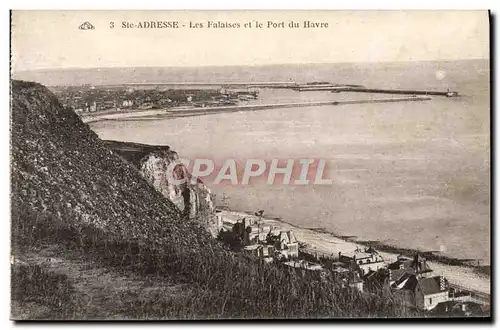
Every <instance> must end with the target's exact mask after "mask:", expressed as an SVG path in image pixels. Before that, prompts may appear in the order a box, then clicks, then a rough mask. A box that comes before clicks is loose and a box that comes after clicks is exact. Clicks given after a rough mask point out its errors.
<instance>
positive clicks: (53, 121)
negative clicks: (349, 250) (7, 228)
mask: <svg viewBox="0 0 500 330" xmlns="http://www.w3.org/2000/svg"><path fill="white" fill-rule="evenodd" d="M11 136H12V139H11V141H12V150H11V163H12V166H11V204H12V206H11V208H12V253H13V254H14V255H16V256H18V257H20V258H21V259H22V258H23V256H28V255H29V256H31V259H34V258H33V254H36V253H37V251H40V248H41V247H43V246H47V245H52V246H55V248H56V253H59V255H60V256H63V255H65V254H67V252H68V251H78V252H79V253H81V254H83V255H86V256H87V258H86V260H87V261H86V266H85V267H86V270H88V269H89V268H92V267H97V264H99V267H108V268H112V269H113V270H116V271H118V272H121V273H123V274H129V273H134V274H136V275H137V276H140V277H141V278H144V279H146V278H150V277H152V276H155V278H158V277H161V276H164V277H168V278H173V279H174V280H175V281H177V282H178V283H184V285H187V287H188V288H189V292H188V293H187V294H186V295H183V296H182V297H183V298H182V299H174V300H172V299H170V300H169V297H168V296H166V295H164V294H162V295H160V296H155V298H154V299H152V300H141V301H137V302H135V303H134V301H133V300H132V302H131V303H130V306H132V308H130V309H129V310H126V311H125V313H126V314H125V316H124V317H131V318H182V317H186V318H196V317H198V318H200V317H202V318H206V317H224V318H227V317H357V316H358V317H359V316H360V317H363V316H364V317H368V316H372V317H373V316H385V317H387V316H398V315H400V313H401V311H400V309H399V308H398V307H397V306H395V305H393V304H392V303H391V302H390V301H389V300H387V299H383V300H382V299H379V298H378V297H373V296H370V297H368V296H361V295H359V294H357V293H355V292H352V291H349V290H347V291H346V290H344V289H340V288H339V287H338V286H337V285H335V283H334V282H332V281H321V280H320V279H319V278H315V277H313V276H309V275H307V276H302V275H297V274H295V273H292V272H290V271H288V270H286V269H281V268H280V267H279V266H269V265H262V264H259V263H258V262H256V261H255V260H253V259H251V258H249V257H242V256H236V255H234V254H232V253H231V252H229V251H226V250H224V249H223V248H222V247H221V246H220V245H219V244H218V243H217V242H216V241H214V240H213V239H212V238H211V237H210V236H209V234H208V233H207V232H206V230H204V228H202V227H201V226H200V225H199V224H198V223H196V222H195V221H192V220H189V218H187V217H184V216H183V215H182V214H181V212H179V211H178V209H177V208H176V207H175V205H174V204H173V203H172V202H170V201H168V200H167V199H165V198H164V197H163V196H162V195H161V194H160V193H159V192H157V191H156V190H155V189H154V188H153V186H152V185H150V184H149V183H148V182H147V181H146V180H144V179H143V177H142V176H141V174H140V173H139V172H138V171H137V169H135V168H134V167H133V166H130V165H129V164H128V163H127V162H125V161H124V160H123V159H122V158H121V157H119V156H118V155H117V154H115V153H113V152H112V151H111V150H109V149H108V148H107V147H106V146H105V144H104V143H103V142H102V141H101V140H99V138H98V137H97V135H96V134H94V133H93V132H92V131H91V130H90V129H89V128H88V127H87V126H86V125H85V124H83V123H82V122H81V121H80V119H79V118H78V116H77V115H76V114H74V113H73V112H72V111H70V110H68V109H64V108H63V107H62V106H61V105H60V104H59V102H58V101H57V99H56V98H55V96H54V95H53V94H51V93H50V92H49V91H48V90H47V89H46V88H45V87H43V86H41V85H39V84H34V83H27V82H21V81H13V82H12V123H11ZM35 259H36V258H35ZM13 267H14V270H16V269H17V268H16V267H17V266H16V264H15V263H14V266H13ZM22 267H24V268H23V270H22V271H14V272H13V274H28V275H27V276H25V278H24V277H23V278H24V280H20V278H17V277H16V276H14V277H13V278H12V299H13V302H26V297H25V295H23V294H22V293H23V292H34V294H35V293H37V294H35V297H42V298H43V297H45V300H44V299H42V298H40V299H41V300H37V301H38V302H39V303H44V302H45V301H46V300H47V297H49V296H50V297H52V296H55V297H57V295H58V294H59V293H58V291H53V290H52V291H50V290H49V291H47V292H50V295H49V293H47V292H46V291H43V290H42V291H40V290H41V289H47V288H49V287H51V285H53V284H54V283H55V282H54V281H56V282H57V281H58V280H57V278H59V277H57V276H55V277H54V276H52V275H50V274H46V271H45V270H43V269H42V270H38V268H36V267H35V268H34V270H33V271H32V272H31V271H30V270H29V269H28V270H26V269H25V267H28V266H26V265H25V264H23V265H22ZM32 273H33V274H38V275H37V276H32V275H30V274H32ZM19 276H21V275H19ZM74 278H78V277H74ZM27 279H29V280H27ZM36 279H39V281H38V280H36ZM49 280H50V281H49ZM63 280H64V281H63V282H61V283H63V284H62V285H63V287H64V288H69V287H70V286H69V285H67V283H66V282H67V281H69V280H68V279H67V278H64V279H63ZM47 283H52V284H50V285H48V284H47ZM73 284H74V285H78V283H73ZM34 288H35V289H34ZM70 291H71V290H70V289H68V290H66V289H65V290H63V291H62V292H63V293H64V294H65V295H66V294H68V292H70ZM40 292H42V293H40ZM33 299H35V298H33ZM36 299H38V298H36ZM36 299H35V300H36ZM50 300H51V301H52V302H54V301H57V299H56V298H54V299H52V298H51V299H50ZM59 301H61V300H59ZM110 303H112V302H110ZM89 305H91V302H88V303H86V305H85V306H83V305H78V304H76V305H75V307H74V308H73V307H71V308H70V309H71V310H69V311H67V310H66V311H65V312H64V313H63V314H61V315H58V316H60V317H63V318H86V317H90V316H89V314H88V312H87V311H88V306H89ZM58 306H61V303H59V304H58ZM66 308H68V307H66ZM28 317H29V316H28ZM45 317H47V315H46V316H45ZM49 317H50V315H49Z"/></svg>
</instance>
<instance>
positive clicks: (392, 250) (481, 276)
mask: <svg viewBox="0 0 500 330" xmlns="http://www.w3.org/2000/svg"><path fill="white" fill-rule="evenodd" d="M221 214H222V216H223V218H224V219H230V220H233V221H236V220H238V219H239V218H242V217H248V216H255V215H254V214H253V213H252V212H247V211H236V210H231V209H229V208H226V209H223V210H221ZM262 224H265V225H269V226H273V227H275V228H279V229H282V230H286V229H292V230H293V231H294V234H295V236H296V237H297V240H298V241H300V242H302V243H306V245H307V248H308V250H314V251H316V252H317V253H318V254H323V255H331V256H336V255H337V254H338V252H344V253H345V252H353V251H354V250H355V249H356V248H358V247H361V248H368V247H369V246H372V247H373V248H375V249H376V250H377V251H378V252H379V254H380V255H381V256H382V257H383V258H384V260H385V261H386V262H387V263H391V262H393V261H396V260H397V256H398V255H400V254H403V255H405V256H407V257H413V255H414V254H415V253H417V252H419V251H418V250H416V249H409V248H399V247H396V246H391V245H387V244H383V243H380V242H377V243H378V244H375V243H376V241H366V240H362V239H358V238H353V237H351V236H342V235H339V234H336V233H333V232H330V231H328V230H326V229H324V228H307V227H300V226H297V225H294V224H292V223H289V222H287V221H286V220H283V219H282V218H280V217H262ZM420 253H421V254H423V255H424V256H425V258H426V259H427V260H428V264H429V266H430V267H431V269H433V271H434V273H435V274H439V275H443V276H445V277H447V278H448V280H449V281H450V282H451V283H453V284H456V285H459V286H462V287H465V288H468V289H470V290H471V291H477V292H480V293H483V294H488V295H491V275H490V274H488V272H482V271H478V269H477V267H476V266H473V265H470V264H466V263H465V262H464V261H461V260H460V259H458V258H453V257H445V256H436V255H434V256H432V255H430V254H429V253H422V252H420ZM482 267H488V269H490V267H491V266H490V265H487V266H482Z"/></svg>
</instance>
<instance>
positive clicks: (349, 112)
mask: <svg viewBox="0 0 500 330" xmlns="http://www.w3.org/2000/svg"><path fill="white" fill-rule="evenodd" d="M18 77H19V78H22V79H28V80H37V81H40V82H42V83H45V84H49V85H64V84H83V83H89V84H119V83H135V82H178V81H192V82H248V81H255V82H262V81H267V82H270V81H276V82H287V81H295V82H312V81H327V82H331V83H338V84H359V85H364V86H366V87H374V88H398V89H425V90H444V91H446V90H448V89H449V90H451V91H458V92H459V93H460V94H461V97H458V98H446V97H439V96H434V97H433V98H432V100H429V101H422V102H401V103H374V104H351V105H331V106H318V107H301V108H283V109H280V108H276V109H271V110H265V111H240V112H235V113H227V114H214V115H205V116H199V117H186V118H175V119H165V118H155V119H154V120H123V121H120V120H113V121H102V122H95V123H91V124H90V126H91V128H92V129H93V130H94V131H95V132H96V133H97V134H98V135H99V136H100V137H101V138H103V139H112V140H124V141H133V142H140V143H148V144H159V145H169V146H171V148H172V149H173V150H176V151H178V153H179V155H180V156H181V157H183V158H187V159H195V158H209V159H213V160H215V161H219V162H222V161H224V160H225V159H228V158H233V159H237V160H239V161H241V162H244V161H245V160H247V159H254V158H263V159H266V160H267V159H274V158H277V159H300V158H315V159H325V160H326V161H327V167H326V170H325V173H324V177H327V178H332V180H333V183H332V184H331V185H313V184H310V185H305V186H296V185H282V184H274V185H267V184H265V182H254V183H251V184H249V185H245V186H242V185H239V186H233V185H227V184H225V185H215V184H213V183H211V182H207V185H208V186H209V187H210V189H211V190H212V191H213V192H214V193H215V194H216V196H217V198H218V200H221V196H224V203H226V204H228V205H229V206H230V207H231V208H232V209H236V210H241V211H257V210H264V211H265V214H266V215H267V216H275V217H280V218H282V219H284V220H286V221H288V222H290V223H292V224H294V225H296V226H300V227H304V228H317V229H322V230H324V231H328V232H331V233H333V234H336V235H344V236H355V237H357V238H358V239H360V240H374V241H379V242H381V243H383V244H387V245H393V246H398V247H403V248H411V249H417V250H420V251H435V253H436V254H443V255H446V256H449V257H455V258H468V259H478V260H479V261H480V262H481V264H483V265H489V264H490V243H491V241H490V236H491V226H490V224H491V220H490V216H491V214H490V67H489V61H488V60H467V61H446V62H432V61H431V62H405V63H340V64H301V65H299V64H293V65H271V66H241V67H203V68H125V69H105V68H102V69H75V70H68V71H65V72H63V73H61V72H60V73H59V74H54V73H51V72H48V73H47V72H44V71H38V72H31V73H26V72H24V73H19V75H18ZM381 97H390V96H389V95H382V94H377V95H368V94H363V93H330V92H297V91H292V90H286V89H262V90H260V94H259V100H258V101H257V102H261V103H279V102H301V101H303V102H307V101H317V100H352V99H369V98H381Z"/></svg>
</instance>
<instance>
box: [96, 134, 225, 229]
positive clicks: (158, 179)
mask: <svg viewBox="0 0 500 330" xmlns="http://www.w3.org/2000/svg"><path fill="white" fill-rule="evenodd" d="M104 143H105V145H106V146H107V147H108V148H109V149H111V150H113V151H114V152H115V153H117V154H118V155H120V156H121V157H123V158H124V159H125V160H127V161H128V162H130V163H131V165H133V166H134V167H135V168H137V169H138V170H139V171H140V173H141V174H142V176H143V177H144V178H145V179H146V180H147V181H148V182H149V183H150V184H152V185H153V187H154V188H155V189H156V190H157V191H158V192H160V193H161V194H162V195H163V196H165V197H166V198H167V199H169V200H170V201H172V202H173V203H174V204H175V205H176V206H177V208H178V209H179V211H181V212H182V213H183V214H184V215H186V216H187V217H189V218H191V219H195V220H197V221H198V222H200V223H201V224H202V225H203V226H204V227H205V228H207V230H208V231H209V232H210V233H211V234H212V235H213V236H216V235H217V228H216V221H215V215H214V212H215V207H214V203H213V197H212V193H211V191H210V189H209V188H208V187H207V186H206V185H205V184H204V183H203V182H202V181H201V180H196V183H192V181H191V178H192V176H191V174H190V173H189V171H188V170H187V169H186V167H185V166H184V165H178V166H177V168H176V171H175V172H174V176H175V177H176V179H179V180H182V179H186V183H183V184H180V185H173V184H171V183H169V182H168V178H167V168H168V166H169V165H170V164H172V162H175V161H177V160H179V155H178V154H177V152H175V151H173V150H171V149H170V147H169V146H158V145H147V144H141V143H134V142H121V141H110V140H108V141H104Z"/></svg>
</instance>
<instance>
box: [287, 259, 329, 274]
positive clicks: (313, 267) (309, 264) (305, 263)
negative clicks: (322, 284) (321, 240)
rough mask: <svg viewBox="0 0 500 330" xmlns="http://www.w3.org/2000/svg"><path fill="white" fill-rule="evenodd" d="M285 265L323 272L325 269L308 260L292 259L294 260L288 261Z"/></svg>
mask: <svg viewBox="0 0 500 330" xmlns="http://www.w3.org/2000/svg"><path fill="white" fill-rule="evenodd" d="M284 265H286V266H288V267H292V268H295V269H299V270H303V271H313V272H316V271H318V272H322V271H324V269H323V267H322V266H321V265H319V264H316V263H313V262H310V261H306V260H292V261H287V262H285V263H284Z"/></svg>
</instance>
